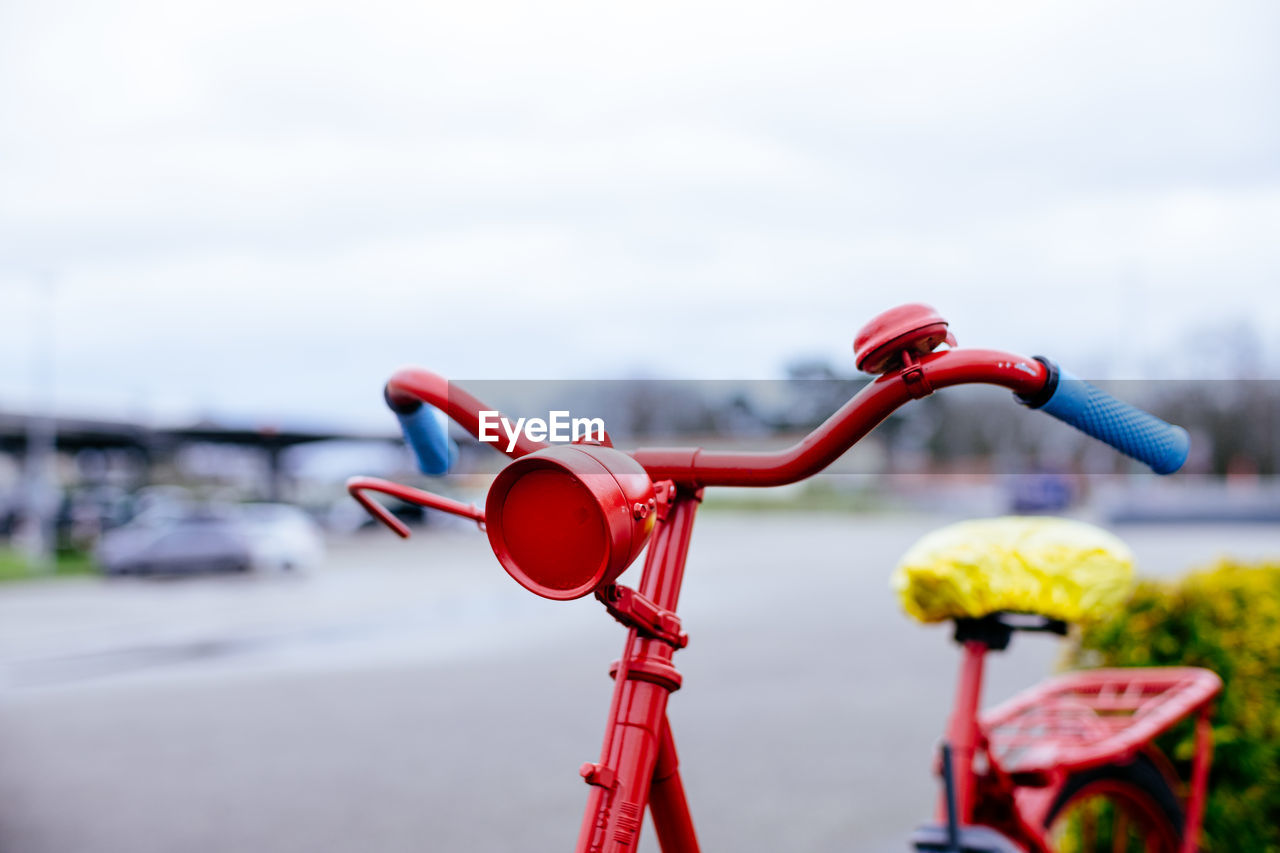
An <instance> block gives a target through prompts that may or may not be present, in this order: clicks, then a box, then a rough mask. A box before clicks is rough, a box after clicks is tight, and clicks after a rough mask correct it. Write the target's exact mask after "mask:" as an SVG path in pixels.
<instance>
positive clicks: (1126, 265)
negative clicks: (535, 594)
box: [0, 0, 1280, 424]
mask: <svg viewBox="0 0 1280 853" xmlns="http://www.w3.org/2000/svg"><path fill="white" fill-rule="evenodd" d="M1277 105H1280V4H1276V3H1275V2H1274V0H1262V1H1261V2H1256V3H1230V2H1222V0H1212V2H1203V3H1181V2H1170V0H1160V2H1151V3H1123V2H1115V0H1109V2H1082V0H1067V2H1033V3H1028V2H1025V0H1019V2H1001V3H967V2H939V3H911V2H886V1H885V0H880V2H874V3H870V2H843V3H822V4H819V3H806V2H795V0H790V2H786V3H774V4H768V5H754V4H750V3H744V2H740V0H735V1H734V2H723V3H720V2H714V3H708V2H679V3H674V2H673V3H664V2H646V3H643V4H616V3H600V2H558V1H557V2H522V3H513V2H500V3H493V2H452V3H447V4H446V3H436V2H414V3H409V2H404V3H386V2H369V0H362V2H359V3H354V2H347V3H343V4H332V3H325V2H316V0H308V2H299V3H278V2H272V0H248V1H247V2H246V1H245V0H217V2H191V0H182V2H172V0H164V2H160V0H156V2H132V3H129V2H116V0H90V2H74V0H73V1H72V2H30V1H29V0H27V1H26V2H24V1H23V0H9V2H0V318H3V319H2V320H0V363H2V364H3V367H2V368H0V408H21V407H22V406H25V405H28V404H30V402H31V400H32V396H33V394H35V386H36V379H35V377H36V376H38V375H40V367H39V356H38V353H40V352H41V351H42V349H43V350H49V349H50V347H49V346H48V345H47V343H46V344H41V341H46V342H47V340H48V338H47V337H46V335H47V331H46V330H47V329H50V328H51V329H52V330H53V341H54V343H53V345H52V348H51V349H52V351H53V352H54V354H55V357H54V369H53V371H52V373H53V375H54V376H55V377H56V391H55V394H54V397H55V402H56V403H57V405H58V406H59V407H60V408H63V409H70V410H79V411H94V412H103V413H110V412H114V413H125V414H129V413H133V414H138V415H146V416H170V417H172V416H178V415H182V414H192V413H199V414H214V415H220V416H224V417H234V418H237V419H241V420H259V421H261V422H273V421H274V422H282V423H292V422H297V421H298V420H299V419H307V420H310V421H328V422H330V423H333V424H369V423H373V424H377V423H382V422H383V420H384V418H385V416H384V415H383V413H382V412H381V409H380V403H379V387H380V384H381V382H382V381H383V380H384V379H385V378H386V376H387V375H388V374H389V373H390V372H391V371H392V370H393V369H394V368H395V367H397V366H398V365H400V364H402V363H406V362H412V363H419V364H422V365H425V366H428V367H431V368H433V369H436V370H439V371H440V372H443V373H446V374H448V375H451V376H454V377H458V378H464V379H465V378H499V377H504V378H506V377H517V378H519V377H565V376H568V377H612V376H620V375H626V376H632V375H659V376H672V377H681V378H686V377H687V378H700V377H735V378H743V377H769V376H776V375H780V374H781V371H782V369H783V366H784V365H785V364H786V363H787V361H788V360H790V359H794V358H796V357H799V356H821V357H826V358H829V359H830V360H831V361H832V362H833V363H835V364H837V365H839V366H842V367H847V368H848V369H850V370H852V363H853V356H852V353H851V351H850V343H851V341H852V339H853V337H854V335H855V333H856V332H857V329H858V327H859V326H860V325H861V324H862V323H863V322H864V321H865V320H867V319H868V318H869V317H870V316H871V315H873V314H874V313H875V312H877V311H879V310H882V309H884V308H886V307H889V306H891V305H893V304H896V303H899V302H905V301H927V302H930V303H932V304H934V305H936V306H937V307H938V308H939V309H940V310H941V311H942V313H943V314H944V315H945V316H947V317H948V318H949V319H950V320H951V321H952V324H953V329H954V330H955V332H956V334H957V335H958V337H959V339H960V342H961V343H962V344H973V345H988V346H1001V347H1005V348H1010V349H1015V350H1021V351H1026V352H1045V353H1048V354H1052V355H1056V356H1058V357H1060V358H1061V360H1063V361H1065V362H1068V363H1069V364H1071V365H1074V366H1076V367H1077V372H1082V373H1087V374H1092V375H1112V376H1114V375H1122V376H1138V377H1141V376H1165V375H1175V376H1204V375H1210V376H1213V375H1227V374H1228V373H1230V372H1231V371H1232V369H1233V368H1232V366H1231V364H1230V361H1229V355H1230V351H1231V350H1232V349H1233V347H1232V346H1230V345H1229V346H1225V347H1224V345H1223V342H1224V341H1226V342H1227V343H1228V344H1232V343H1233V342H1234V343H1238V342H1241V341H1243V342H1244V343H1243V344H1241V346H1240V347H1236V348H1237V349H1240V350H1241V351H1248V350H1249V346H1247V343H1248V340H1247V337H1248V335H1249V334H1250V332H1249V331H1248V330H1249V329H1252V332H1251V334H1253V335H1254V336H1255V337H1256V339H1257V340H1258V341H1260V342H1261V343H1260V350H1261V356H1262V357H1263V358H1264V359H1265V362H1266V365H1267V366H1266V368H1265V375H1269V376H1276V375H1277V374H1280V343H1278V342H1280V287H1278V286H1277V285H1278V284H1280V109H1277ZM50 288H51V292H52V296H51V297H50V296H48V295H47V294H48V293H49V292H50Z"/></svg>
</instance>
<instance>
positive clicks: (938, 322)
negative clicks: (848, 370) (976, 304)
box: [853, 303, 956, 375]
mask: <svg viewBox="0 0 1280 853" xmlns="http://www.w3.org/2000/svg"><path fill="white" fill-rule="evenodd" d="M944 343H945V344H948V345H950V346H953V347H954V346H955V345H956V338H955V335H953V334H951V332H950V331H948V329H947V321H946V320H944V319H942V315H941V314H939V313H938V312H937V311H935V310H934V309H933V308H931V307H930V306H928V305H921V304H919V303H912V304H909V305H899V306H898V307H897V308H890V309H889V310H888V311H885V312H883V313H881V314H878V315H876V316H875V317H872V318H871V320H870V321H868V322H867V324H866V325H865V326H863V327H862V329H861V330H860V331H859V332H858V336H857V337H856V338H854V341H853V355H854V359H855V364H856V365H857V367H858V369H859V370H861V371H862V372H863V373H871V374H875V375H880V374H883V373H890V372H892V371H894V370H897V369H898V368H900V367H902V366H903V360H902V354H903V353H904V352H906V353H911V355H913V356H921V355H928V354H929V353H931V352H933V351H934V350H935V349H937V348H938V347H939V346H941V345H942V344H944Z"/></svg>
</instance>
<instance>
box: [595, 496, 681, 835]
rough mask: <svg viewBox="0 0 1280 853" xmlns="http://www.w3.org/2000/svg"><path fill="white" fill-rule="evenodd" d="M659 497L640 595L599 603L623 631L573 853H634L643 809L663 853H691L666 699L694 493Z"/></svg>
mask: <svg viewBox="0 0 1280 853" xmlns="http://www.w3.org/2000/svg"><path fill="white" fill-rule="evenodd" d="M667 488H669V489H670V492H669V494H668V496H667V497H668V498H669V499H668V500H667V501H664V502H663V504H664V505H662V508H661V509H660V510H659V516H658V524H657V529H656V530H655V532H654V536H653V538H652V540H650V543H649V553H648V556H647V557H646V558H645V565H644V574H643V575H642V576H641V580H640V591H639V592H638V593H635V592H632V591H631V590H625V589H622V588H619V589H618V590H617V591H614V592H611V593H608V594H606V595H605V596H604V597H602V600H603V601H604V602H605V606H606V607H607V608H609V612H610V613H612V614H613V615H614V617H615V618H617V619H618V620H619V621H621V622H623V623H624V624H627V625H628V631H627V640H626V644H625V645H624V647H623V651H622V657H621V658H620V659H619V660H618V661H617V663H615V664H614V666H613V668H612V670H611V672H612V674H613V676H614V679H615V683H614V690H613V699H612V702H611V704H610V709H609V718H608V720H607V722H606V728H605V735H604V744H603V746H602V748H601V751H600V760H599V761H597V762H588V763H587V764H584V765H583V766H582V770H581V773H582V776H583V778H584V779H585V780H586V782H587V784H588V785H590V786H591V790H590V794H589V795H588V797H587V808H586V813H585V814H584V815H583V820H582V829H581V830H580V832H579V834H578V844H577V847H576V848H575V849H576V851H577V853H630V851H634V850H635V849H636V847H637V845H638V842H639V838H640V826H641V822H642V821H643V818H644V812H645V809H646V808H649V809H651V812H652V816H653V823H654V827H655V829H656V830H657V833H658V842H659V844H660V845H661V847H662V850H663V853H698V841H697V838H696V836H695V834H694V830H693V820H692V818H691V817H690V814H689V804H688V801H687V800H686V798H685V794H684V785H683V783H682V782H681V780H680V763H679V759H678V757H677V755H676V748H675V740H674V739H673V738H672V736H671V725H670V723H669V722H668V721H667V699H668V698H669V697H670V695H671V693H672V692H673V691H675V690H678V689H679V688H680V683H681V676H680V673H679V672H678V671H677V670H676V668H675V667H674V666H673V665H672V663H671V660H672V656H673V655H674V654H675V651H676V649H678V648H680V647H682V646H683V645H684V643H685V637H684V635H683V633H681V632H680V630H679V620H678V619H677V618H676V616H675V609H676V603H677V601H678V600H679V596H680V585H681V582H682V580H683V575H684V563H685V558H686V556H687V554H688V549H689V537H690V535H691V533H692V532H693V518H694V513H695V511H696V508H697V504H698V502H699V501H700V499H701V492H700V491H699V492H686V491H683V490H677V489H676V488H675V487H673V486H670V485H668V486H667ZM619 593H625V595H624V594H619Z"/></svg>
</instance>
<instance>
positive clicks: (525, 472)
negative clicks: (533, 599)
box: [485, 444, 654, 601]
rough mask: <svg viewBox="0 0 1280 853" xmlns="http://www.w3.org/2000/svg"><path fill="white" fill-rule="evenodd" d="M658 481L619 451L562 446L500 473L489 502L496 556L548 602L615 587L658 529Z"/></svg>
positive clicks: (487, 517)
mask: <svg viewBox="0 0 1280 853" xmlns="http://www.w3.org/2000/svg"><path fill="white" fill-rule="evenodd" d="M653 507H654V494H653V483H652V482H651V481H650V480H649V475H648V474H646V473H645V470H644V468H642V467H641V466H640V464H639V463H638V462H636V461H635V460H634V459H632V458H631V457H630V456H628V455H626V454H625V453H622V452H621V451H618V450H613V449H612V448H608V447H597V446H594V445H579V444H574V445H559V446H557V447H548V448H545V449H543V450H539V451H537V452H536V453H530V454H529V455H528V456H522V457H520V458H519V459H517V460H516V461H514V462H512V463H511V464H510V465H508V466H507V467H506V468H504V469H502V471H501V472H500V473H499V474H498V476H497V478H496V479H495V480H494V481H493V485H492V486H491V487H490V488H489V497H488V499H487V500H486V501H485V527H486V528H487V529H488V533H489V544H490V545H491V546H493V553H494V554H495V555H496V556H497V557H498V561H499V562H500V563H502V567H503V568H504V569H506V570H507V574H509V575H511V577H513V578H515V579H516V581H517V582H519V583H520V585H521V586H523V587H525V588H526V589H528V590H529V591H530V592H534V593H537V594H538V595H541V596H542V597H544V598H551V599H555V600H557V601H568V600H570V599H574V598H581V597H582V596H584V595H587V594H588V593H590V592H592V591H593V590H595V589H596V588H597V587H599V586H601V585H602V584H607V583H612V582H613V580H614V579H615V578H616V577H617V576H618V575H620V574H622V572H623V570H624V569H626V568H627V566H629V565H631V563H632V562H633V561H634V560H635V558H636V557H637V556H639V554H640V551H641V550H642V549H643V548H644V545H645V542H647V541H648V539H649V533H650V532H651V531H652V530H653V516H654V513H653Z"/></svg>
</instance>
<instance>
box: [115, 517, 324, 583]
mask: <svg viewBox="0 0 1280 853" xmlns="http://www.w3.org/2000/svg"><path fill="white" fill-rule="evenodd" d="M95 556H96V558H97V561H98V565H99V566H100V567H101V569H102V571H103V573H104V574H108V575H176V574H193V573H197V572H247V571H268V570H293V569H305V568H309V567H311V566H314V565H316V564H318V563H319V562H320V560H321V559H323V557H324V542H323V540H322V539H321V536H320V532H319V529H318V528H317V527H316V525H315V524H314V523H313V522H312V521H311V519H310V518H308V517H307V515H306V514H305V513H303V512H302V511H301V510H299V509H298V508H296V507H292V506H287V505H285V504H244V505H241V506H221V507H201V508H190V507H182V506H176V505H166V506H164V507H157V508H155V510H153V511H151V512H146V513H143V514H142V515H140V516H138V517H137V518H136V519H134V520H133V521H131V522H129V523H128V524H125V525H123V526H121V527H117V528H115V529H114V530H110V531H108V532H107V533H105V534H103V536H102V538H101V540H99V543H98V548H97V551H96V555H95Z"/></svg>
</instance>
